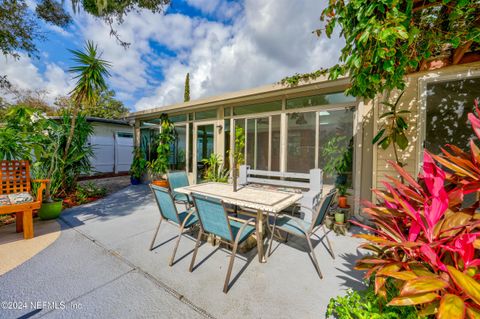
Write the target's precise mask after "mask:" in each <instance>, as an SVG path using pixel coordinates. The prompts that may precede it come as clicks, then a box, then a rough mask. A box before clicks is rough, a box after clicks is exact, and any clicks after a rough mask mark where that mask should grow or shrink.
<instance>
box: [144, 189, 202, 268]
mask: <svg viewBox="0 0 480 319" xmlns="http://www.w3.org/2000/svg"><path fill="white" fill-rule="evenodd" d="M150 189H151V190H152V193H153V196H154V197H155V201H156V203H157V206H158V210H159V211H160V221H159V222H158V226H157V228H156V230H155V234H154V235H153V238H152V242H151V244H150V251H152V250H153V245H154V244H155V239H156V238H157V235H158V231H159V230H160V225H161V224H162V221H163V220H164V219H165V220H166V221H167V222H168V223H170V224H172V225H175V226H176V227H179V231H180V233H179V235H178V237H177V240H176V243H175V247H174V248H173V252H172V255H171V257H170V261H169V263H168V265H169V266H170V267H171V266H172V265H173V262H174V259H175V254H176V253H177V248H178V245H179V244H180V239H181V238H182V236H183V235H185V233H184V229H185V224H186V223H187V221H188V220H189V219H190V216H191V215H192V214H195V209H194V208H190V209H187V211H189V212H188V214H187V216H186V217H185V219H184V220H183V222H181V224H180V223H176V222H174V221H172V220H170V219H168V218H166V217H165V216H163V212H162V209H161V207H160V203H159V202H158V198H157V195H156V194H155V191H154V190H155V189H157V190H159V191H162V192H165V193H168V195H169V196H170V198H171V199H172V203H173V206H174V207H175V213H176V215H177V218H178V221H180V217H179V214H178V210H177V206H176V205H175V200H174V197H173V196H172V194H171V192H170V191H169V190H168V189H166V188H163V187H160V186H156V185H152V184H150ZM193 225H195V223H194V224H192V225H190V227H189V229H190V228H191V227H192V226H193Z"/></svg>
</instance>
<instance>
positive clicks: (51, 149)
mask: <svg viewBox="0 0 480 319" xmlns="http://www.w3.org/2000/svg"><path fill="white" fill-rule="evenodd" d="M43 124H44V125H43V127H42V128H43V132H44V134H43V135H38V136H37V137H38V138H41V141H37V143H36V145H37V147H34V153H35V158H36V159H37V160H36V161H35V162H34V163H33V165H32V174H33V175H34V176H35V178H37V179H46V180H48V181H47V184H46V188H45V196H44V197H43V202H42V206H41V207H40V209H39V210H38V217H39V218H40V219H44V220H47V219H55V218H58V216H60V214H61V212H62V209H63V200H62V199H57V198H55V199H54V198H53V196H52V195H53V194H56V193H57V192H58V190H59V189H60V188H61V186H62V178H61V176H60V174H59V173H60V170H61V169H60V165H63V164H62V163H63V162H62V161H61V155H60V148H61V146H62V137H64V134H63V133H64V132H63V131H62V126H61V125H59V124H58V123H56V122H55V121H53V120H50V119H43ZM36 187H37V185H34V186H33V188H34V189H35V188H36Z"/></svg>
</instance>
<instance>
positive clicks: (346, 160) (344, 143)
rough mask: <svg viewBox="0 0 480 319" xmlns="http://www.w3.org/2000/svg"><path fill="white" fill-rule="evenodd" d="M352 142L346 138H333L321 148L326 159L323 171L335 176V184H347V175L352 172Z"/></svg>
mask: <svg viewBox="0 0 480 319" xmlns="http://www.w3.org/2000/svg"><path fill="white" fill-rule="evenodd" d="M352 147H353V145H352V140H351V139H350V141H348V140H347V137H346V136H343V135H342V136H333V137H332V138H331V139H330V140H329V141H328V142H327V143H326V144H325V146H324V147H323V150H322V155H323V157H324V158H325V159H326V163H325V166H324V167H323V171H324V172H325V173H326V174H327V175H330V176H336V179H335V184H340V185H342V184H347V173H349V172H350V171H351V170H352V154H353V149H352Z"/></svg>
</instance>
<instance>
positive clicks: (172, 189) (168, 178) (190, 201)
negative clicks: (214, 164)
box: [167, 171, 193, 210]
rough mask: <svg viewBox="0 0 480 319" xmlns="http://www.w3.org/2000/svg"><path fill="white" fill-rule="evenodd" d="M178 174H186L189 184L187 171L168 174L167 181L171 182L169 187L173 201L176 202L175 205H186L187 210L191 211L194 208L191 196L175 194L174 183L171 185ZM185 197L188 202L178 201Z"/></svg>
mask: <svg viewBox="0 0 480 319" xmlns="http://www.w3.org/2000/svg"><path fill="white" fill-rule="evenodd" d="M176 174H185V177H186V179H187V182H188V175H187V173H186V172H185V171H174V172H168V173H167V180H168V181H169V185H168V188H169V189H170V192H171V194H172V196H173V199H174V201H175V203H180V204H184V205H185V209H187V210H188V209H189V208H191V207H192V203H193V201H192V199H191V197H190V196H189V195H187V194H182V193H177V192H175V189H174V188H173V187H172V183H170V181H171V180H172V178H171V177H172V176H173V175H176ZM189 185H190V183H188V184H187V185H184V186H189ZM183 196H185V197H186V198H187V200H184V199H177V197H183Z"/></svg>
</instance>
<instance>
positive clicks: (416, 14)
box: [281, 0, 480, 98]
mask: <svg viewBox="0 0 480 319" xmlns="http://www.w3.org/2000/svg"><path fill="white" fill-rule="evenodd" d="M320 20H321V21H325V25H324V28H323V29H319V30H316V31H314V32H315V33H316V34H317V35H318V36H320V35H322V34H325V35H326V36H327V37H328V38H331V37H332V36H336V32H334V30H336V28H339V29H340V36H341V37H343V38H344V39H345V46H344V47H343V49H342V52H341V56H340V61H339V63H338V64H336V65H334V66H333V67H331V68H329V69H321V70H317V71H315V72H312V73H307V74H295V75H293V76H291V77H287V78H284V79H283V80H282V81H281V82H282V83H283V84H289V85H296V84H298V83H299V82H301V81H307V80H311V79H316V78H318V77H320V76H322V75H327V74H328V77H329V79H332V80H333V79H337V78H339V77H341V76H347V75H348V76H350V78H351V87H350V88H348V89H347V91H346V93H347V94H350V95H353V96H358V97H364V98H373V97H374V96H375V95H376V94H377V93H380V92H383V91H391V90H392V89H400V90H403V89H404V88H405V75H406V74H408V73H410V72H415V71H418V70H421V69H424V68H425V66H426V64H427V63H428V61H429V60H430V59H432V58H433V57H444V56H448V57H449V59H450V60H451V61H453V63H457V62H458V61H457V60H458V59H459V57H461V56H463V54H464V53H465V52H467V51H479V50H480V0H459V1H451V0H374V1H368V2H366V1H364V0H350V1H344V0H330V1H329V5H328V6H327V7H326V8H325V9H324V11H323V12H322V14H321V17H320Z"/></svg>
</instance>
